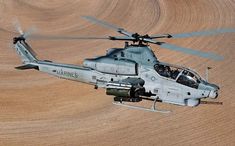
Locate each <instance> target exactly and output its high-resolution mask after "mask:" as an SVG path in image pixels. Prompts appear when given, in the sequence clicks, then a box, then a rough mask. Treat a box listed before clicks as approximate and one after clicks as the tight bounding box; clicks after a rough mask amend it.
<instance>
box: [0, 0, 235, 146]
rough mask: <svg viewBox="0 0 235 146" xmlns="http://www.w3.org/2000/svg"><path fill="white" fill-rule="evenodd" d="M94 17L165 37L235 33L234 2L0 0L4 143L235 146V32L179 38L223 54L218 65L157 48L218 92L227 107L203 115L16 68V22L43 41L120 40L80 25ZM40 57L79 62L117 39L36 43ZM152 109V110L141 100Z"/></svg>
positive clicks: (204, 108) (206, 108) (204, 109)
mask: <svg viewBox="0 0 235 146" xmlns="http://www.w3.org/2000/svg"><path fill="white" fill-rule="evenodd" d="M82 15H90V16H94V17H97V18H99V19H102V20H106V21H108V22H111V23H113V24H116V25H118V26H121V27H125V28H126V29H127V30H130V31H131V32H139V33H143V34H145V33H148V34H158V33H183V32H194V31H202V30H211V29H222V28H235V1H234V0H93V1H91V0H90V1H87V0H70V1H68V0H67V1H65V0H50V1H48V0H0V145H43V146H45V145H109V146H110V145H145V146H147V145H205V146H208V145H226V146H228V145H231V146H232V145H235V140H234V138H235V126H234V125H235V122H234V118H235V114H234V110H235V109H234V106H235V101H234V93H235V92H234V91H235V86H234V85H233V83H234V82H235V77H234V74H235V62H234V59H235V50H234V46H235V33H226V34H220V35H213V36H200V37H192V38H179V39H172V40H169V41H168V42H170V43H172V44H176V45H179V46H182V47H187V48H193V49H195V50H204V51H206V52H213V53H217V54H220V55H222V56H224V58H225V59H224V60H223V61H213V60H208V59H204V58H200V57H194V56H190V55H185V54H182V53H177V52H174V51H168V50H165V49H161V48H159V47H158V46H154V45H152V48H153V50H154V51H155V53H156V55H157V57H158V58H159V59H160V60H161V61H165V62H170V63H174V64H181V65H185V66H188V67H190V68H194V69H195V70H197V71H198V72H199V73H200V74H202V75H203V74H204V72H205V68H206V67H207V66H210V67H212V68H213V69H212V70H210V73H209V80H210V81H211V82H214V83H216V84H219V85H220V87H221V90H220V95H219V98H217V99H216V101H221V102H223V105H199V106H198V107H196V108H190V107H180V106H175V105H169V104H162V103H161V104H158V105H159V108H161V109H169V110H172V111H173V112H172V113H171V114H159V113H149V112H144V111H136V110H131V109H127V108H124V107H118V106H115V105H113V104H112V97H111V96H106V95H105V91H104V90H103V89H99V90H94V89H93V88H94V87H93V86H89V85H85V84H82V83H78V82H72V81H67V80H61V79H58V78H56V77H52V76H49V75H47V74H44V73H40V72H37V71H35V70H26V71H18V70H15V69H14V67H15V66H18V65H20V64H21V61H20V59H19V58H18V56H17V55H16V53H15V52H14V50H13V49H11V48H10V47H9V46H10V44H11V42H12V38H13V36H16V35H17V34H16V32H15V30H14V28H13V25H12V21H13V20H14V18H18V19H19V20H20V22H21V24H22V26H23V28H24V29H27V28H29V27H30V26H36V27H37V32H38V33H42V34H50V35H56V34H64V35H71V36H72V35H85V36H89V35H94V36H108V35H115V34H116V35H117V33H115V32H114V31H112V30H109V29H104V28H102V27H100V26H97V25H94V24H92V23H89V22H87V21H85V20H84V19H82V18H81V17H80V16H82ZM29 43H30V44H31V45H32V47H33V49H34V50H35V51H36V52H37V54H38V58H40V59H48V60H53V61H57V62H63V63H72V64H81V63H82V60H83V59H84V58H87V57H92V56H98V55H102V54H104V53H105V52H106V50H107V49H108V48H111V47H122V46H123V45H124V44H123V43H120V42H111V41H100V40H92V41H87V40H82V41H74V40H73V41H62V40H60V41H47V40H44V41H37V40H29ZM144 104H145V105H148V104H149V103H144Z"/></svg>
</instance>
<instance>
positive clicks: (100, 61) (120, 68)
mask: <svg viewBox="0 0 235 146" xmlns="http://www.w3.org/2000/svg"><path fill="white" fill-rule="evenodd" d="M83 66H84V67H89V68H92V69H94V70H97V71H100V72H103V73H109V74H119V75H137V74H138V66H137V63H135V62H133V61H129V60H119V59H115V58H107V57H105V58H102V57H101V58H97V59H85V60H84V62H83Z"/></svg>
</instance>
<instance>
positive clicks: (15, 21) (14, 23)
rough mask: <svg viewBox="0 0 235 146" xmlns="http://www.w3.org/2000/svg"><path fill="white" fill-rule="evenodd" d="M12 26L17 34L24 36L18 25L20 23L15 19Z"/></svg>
mask: <svg viewBox="0 0 235 146" xmlns="http://www.w3.org/2000/svg"><path fill="white" fill-rule="evenodd" d="M13 25H14V27H15V29H16V31H17V32H19V33H20V34H21V35H23V34H24V32H23V30H22V28H21V25H20V22H19V20H18V19H16V18H15V19H14V21H13Z"/></svg>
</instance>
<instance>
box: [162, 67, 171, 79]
mask: <svg viewBox="0 0 235 146" xmlns="http://www.w3.org/2000/svg"><path fill="white" fill-rule="evenodd" d="M162 75H163V76H164V77H167V78H168V77H170V76H171V70H170V67H169V66H165V67H164V71H163V74H162Z"/></svg>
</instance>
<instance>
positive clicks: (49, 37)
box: [29, 35, 110, 40]
mask: <svg viewBox="0 0 235 146" xmlns="http://www.w3.org/2000/svg"><path fill="white" fill-rule="evenodd" d="M29 38H30V39H38V40H79V39H80V40H85V39H110V38H109V37H89V36H46V35H30V37H29Z"/></svg>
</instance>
